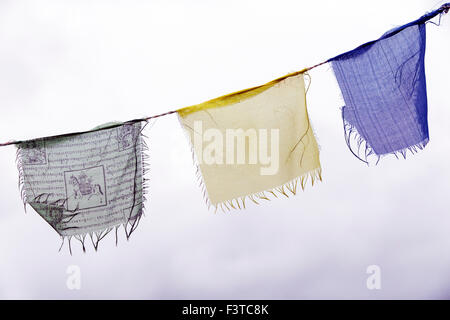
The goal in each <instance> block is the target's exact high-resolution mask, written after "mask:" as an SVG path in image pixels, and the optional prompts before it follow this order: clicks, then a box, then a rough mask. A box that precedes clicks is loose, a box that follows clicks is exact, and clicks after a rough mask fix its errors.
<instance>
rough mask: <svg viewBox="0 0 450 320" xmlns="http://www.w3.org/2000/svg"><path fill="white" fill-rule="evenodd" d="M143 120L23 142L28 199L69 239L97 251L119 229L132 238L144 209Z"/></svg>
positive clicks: (24, 190) (20, 155) (21, 156)
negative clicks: (90, 244) (87, 243)
mask: <svg viewBox="0 0 450 320" xmlns="http://www.w3.org/2000/svg"><path fill="white" fill-rule="evenodd" d="M140 133H141V124H140V123H134V124H124V125H120V126H117V127H114V128H111V129H104V130H101V131H94V132H88V133H83V134H76V135H71V136H68V137H64V136H63V137H55V138H44V139H37V140H31V141H27V142H23V143H21V144H20V145H19V146H18V167H19V173H20V182H21V186H22V197H23V200H24V203H25V204H26V203H28V204H29V205H30V206H31V207H33V209H34V210H36V212H37V213H38V214H39V215H40V216H41V217H42V218H44V219H45V220H46V221H47V222H48V223H49V224H50V225H51V226H52V227H53V228H54V229H55V230H56V232H58V234H59V235H60V236H61V237H63V239H64V238H66V237H67V238H69V241H70V239H71V238H72V237H75V238H76V239H78V240H80V241H81V242H82V244H83V249H84V248H85V247H84V240H85V238H86V235H89V236H90V237H91V240H92V242H93V244H94V247H95V249H97V246H98V241H100V240H101V239H102V238H103V237H104V236H105V235H106V234H107V233H108V232H109V231H111V230H112V229H113V228H114V227H115V228H116V237H117V228H118V227H119V226H121V225H123V226H124V228H125V232H126V235H127V237H128V236H129V235H130V234H131V232H132V231H134V229H135V228H136V227H137V224H138V222H139V219H140V217H141V214H142V209H143V199H144V198H143V181H144V180H143V161H142V157H143V152H142V149H143V145H142V140H141V134H140Z"/></svg>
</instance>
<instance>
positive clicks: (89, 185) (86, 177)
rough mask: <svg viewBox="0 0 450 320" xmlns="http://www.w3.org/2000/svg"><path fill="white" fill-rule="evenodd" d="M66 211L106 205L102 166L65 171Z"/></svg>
mask: <svg viewBox="0 0 450 320" xmlns="http://www.w3.org/2000/svg"><path fill="white" fill-rule="evenodd" d="M64 181H65V184H66V197H67V210H81V209H90V208H96V207H102V206H106V205H107V199H106V181H105V169H104V167H103V166H98V167H92V168H87V169H82V170H75V171H65V172H64Z"/></svg>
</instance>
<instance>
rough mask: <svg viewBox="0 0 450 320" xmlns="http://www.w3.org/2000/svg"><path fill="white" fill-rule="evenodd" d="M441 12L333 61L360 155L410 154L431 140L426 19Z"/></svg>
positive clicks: (348, 135) (350, 133) (349, 134)
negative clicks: (427, 88)
mask: <svg viewBox="0 0 450 320" xmlns="http://www.w3.org/2000/svg"><path fill="white" fill-rule="evenodd" d="M436 14H438V13H437V12H432V13H430V14H428V15H425V16H423V17H422V18H420V19H418V20H416V21H414V22H411V23H409V24H407V25H404V26H401V27H398V28H395V29H393V30H391V31H389V32H387V33H386V34H385V35H383V36H382V37H381V38H380V39H378V40H376V41H372V42H369V43H366V44H364V45H362V46H360V47H358V48H356V49H354V50H352V51H350V52H347V53H344V54H342V55H339V56H337V57H335V58H333V59H330V60H329V61H331V62H332V67H333V70H334V74H335V76H336V79H337V82H338V83H339V87H340V90H341V92H342V96H343V98H344V101H345V106H344V107H343V108H342V117H343V121H344V127H345V133H346V141H347V144H348V146H349V147H350V149H351V150H352V152H353V153H354V154H355V155H357V156H358V157H359V158H360V159H361V160H363V161H367V158H368V156H369V155H371V154H373V155H376V156H377V158H378V159H379V157H380V156H383V155H387V154H401V155H403V156H405V155H406V151H407V150H410V151H411V152H416V151H417V150H418V149H422V148H423V147H424V146H425V145H426V144H427V143H428V140H429V134H428V121H427V91H426V81H425V66H424V57H425V34H426V32H425V21H427V20H429V19H431V18H432V17H434V16H435V15H436ZM352 137H354V138H356V142H357V146H358V150H355V148H354V144H353V146H352V141H351V138H352ZM362 145H365V147H364V148H363V151H361V148H360V147H361V146H362Z"/></svg>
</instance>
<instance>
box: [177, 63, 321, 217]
mask: <svg viewBox="0 0 450 320" xmlns="http://www.w3.org/2000/svg"><path fill="white" fill-rule="evenodd" d="M178 113H179V117H180V121H181V124H182V126H183V127H184V129H185V130H186V131H187V133H188V134H189V136H190V140H191V144H192V147H193V154H194V158H195V160H196V162H197V173H198V176H199V178H200V179H201V182H202V184H203V188H204V196H205V199H206V201H207V203H208V204H209V205H213V206H214V207H216V209H217V208H218V207H220V208H222V209H230V208H243V207H245V200H246V199H249V200H251V201H253V202H255V203H259V201H260V200H269V197H268V196H269V195H273V196H276V197H278V196H279V195H284V196H288V194H289V193H291V194H295V193H296V191H297V190H298V188H303V187H304V186H305V183H306V181H307V180H308V179H310V181H311V182H312V183H314V181H315V180H316V179H317V178H319V179H321V168H320V162H319V150H318V146H317V142H316V139H315V137H314V134H313V130H312V127H311V122H310V121H309V118H308V112H307V109H306V96H305V85H304V78H303V71H300V72H296V73H293V74H290V75H287V76H284V77H281V78H278V79H276V80H273V81H271V82H269V83H267V84H265V85H262V86H259V87H254V88H251V89H246V90H242V91H239V92H236V93H232V94H229V95H226V96H222V97H219V98H216V99H213V100H210V101H207V102H205V103H202V104H199V105H195V106H191V107H187V108H183V109H180V110H179V111H178Z"/></svg>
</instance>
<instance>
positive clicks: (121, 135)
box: [117, 124, 137, 151]
mask: <svg viewBox="0 0 450 320" xmlns="http://www.w3.org/2000/svg"><path fill="white" fill-rule="evenodd" d="M136 133H137V132H136V128H135V126H134V125H133V124H125V125H123V126H120V127H118V128H117V141H118V142H119V151H123V150H126V149H129V148H131V147H133V146H134V144H135V141H136Z"/></svg>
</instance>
